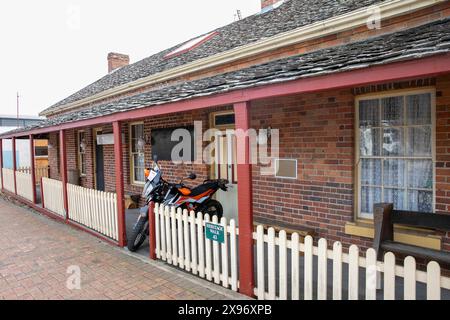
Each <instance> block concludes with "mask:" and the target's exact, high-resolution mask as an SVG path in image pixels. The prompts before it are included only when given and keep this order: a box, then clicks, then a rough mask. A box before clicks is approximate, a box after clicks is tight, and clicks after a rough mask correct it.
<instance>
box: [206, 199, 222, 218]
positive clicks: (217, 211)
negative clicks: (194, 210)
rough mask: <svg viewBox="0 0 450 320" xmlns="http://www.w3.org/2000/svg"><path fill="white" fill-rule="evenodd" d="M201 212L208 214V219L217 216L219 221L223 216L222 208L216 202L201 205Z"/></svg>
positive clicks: (211, 201) (209, 201) (210, 201)
mask: <svg viewBox="0 0 450 320" xmlns="http://www.w3.org/2000/svg"><path fill="white" fill-rule="evenodd" d="M202 209H203V210H202V211H201V212H202V213H203V214H206V213H207V214H209V216H210V217H212V216H217V219H218V220H219V221H220V219H222V216H223V207H222V204H221V203H220V202H219V201H217V200H213V199H211V200H208V201H207V202H206V203H205V204H204V205H203V208H202Z"/></svg>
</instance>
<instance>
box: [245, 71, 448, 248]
mask: <svg viewBox="0 0 450 320" xmlns="http://www.w3.org/2000/svg"><path fill="white" fill-rule="evenodd" d="M422 86H436V95H437V98H436V119H437V126H436V145H437V150H436V181H437V183H436V211H437V212H440V213H448V212H449V209H450V75H449V76H446V77H439V78H438V79H418V80H412V81H404V82H399V83H387V84H381V85H374V86H369V87H361V88H354V89H345V90H335V91H326V92H320V93H312V94H304V95H297V96H290V97H285V98H274V99H270V100H263V101H258V102H253V103H252V109H251V119H252V127H253V128H267V127H268V126H271V127H272V128H274V129H279V130H280V157H281V158H292V159H298V179H297V180H295V179H289V180H286V179H280V178H275V177H267V176H260V175H259V170H260V168H259V167H258V166H254V168H253V184H254V187H253V190H254V210H255V212H254V213H255V215H256V216H261V217H264V218H268V219H272V220H274V221H283V222H288V223H291V224H297V225H303V226H307V227H310V228H312V229H314V230H315V231H316V232H317V236H318V237H325V238H326V239H328V240H330V241H341V242H343V244H344V245H345V246H348V245H350V244H357V245H359V246H360V247H362V248H367V247H370V246H371V245H372V240H371V239H367V238H362V237H355V236H350V235H347V234H345V232H344V228H345V224H346V223H347V222H349V221H353V220H354V212H355V208H354V200H355V199H354V181H355V172H356V171H355V128H354V121H355V112H354V110H355V107H354V97H355V94H363V93H369V92H381V91H386V90H394V89H406V88H415V87H422ZM440 235H441V236H442V239H443V241H442V249H443V250H447V251H449V250H450V236H449V233H441V234H440Z"/></svg>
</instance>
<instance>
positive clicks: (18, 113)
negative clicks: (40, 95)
mask: <svg viewBox="0 0 450 320" xmlns="http://www.w3.org/2000/svg"><path fill="white" fill-rule="evenodd" d="M19 98H20V96H19V92H17V127H18V128H19V127H20V125H19Z"/></svg>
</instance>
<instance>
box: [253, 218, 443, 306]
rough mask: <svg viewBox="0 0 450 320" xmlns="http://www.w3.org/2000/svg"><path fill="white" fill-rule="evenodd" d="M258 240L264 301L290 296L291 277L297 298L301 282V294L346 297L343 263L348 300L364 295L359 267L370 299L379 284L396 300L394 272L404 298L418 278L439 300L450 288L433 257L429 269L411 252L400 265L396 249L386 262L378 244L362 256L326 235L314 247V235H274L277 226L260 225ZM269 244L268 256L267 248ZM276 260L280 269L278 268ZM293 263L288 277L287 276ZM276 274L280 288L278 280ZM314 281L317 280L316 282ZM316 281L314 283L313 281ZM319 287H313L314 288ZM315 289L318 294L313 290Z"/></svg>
mask: <svg viewBox="0 0 450 320" xmlns="http://www.w3.org/2000/svg"><path fill="white" fill-rule="evenodd" d="M254 239H255V240H256V247H257V249H256V252H257V253H256V261H257V288H256V289H255V295H256V296H257V297H258V299H261V300H264V299H268V300H275V299H280V300H285V299H287V298H288V282H290V288H291V290H290V297H289V298H291V299H293V300H298V299H300V292H301V291H300V290H301V284H302V285H303V299H305V300H312V299H313V298H317V299H318V300H325V299H327V298H331V299H334V300H341V299H343V294H342V293H343V287H344V283H343V281H342V279H343V270H344V265H346V266H345V267H348V269H347V270H348V283H347V289H346V290H347V292H348V297H347V298H348V299H349V300H357V299H358V298H359V297H360V292H359V288H360V284H359V272H360V268H362V269H363V270H364V272H365V285H364V287H365V293H364V298H365V299H366V300H375V299H376V298H377V287H379V288H381V287H382V288H383V289H382V290H383V292H382V296H383V299H384V300H392V299H395V289H396V288H395V286H396V281H395V280H396V279H395V278H396V277H400V278H403V288H404V289H403V298H404V299H405V300H415V299H416V282H421V283H424V284H426V291H427V299H429V300H436V299H440V298H441V288H444V289H447V290H449V289H450V278H447V277H443V276H441V271H440V267H439V264H438V263H436V262H434V261H433V262H430V263H429V264H428V266H427V271H426V272H424V271H419V270H417V269H416V262H415V259H414V258H413V257H407V258H406V259H405V260H404V265H403V266H398V265H396V262H395V261H396V259H395V256H394V254H393V253H391V252H388V253H386V255H385V256H384V261H383V262H380V261H377V258H376V253H375V250H374V249H368V250H367V251H366V255H365V257H361V256H360V252H359V249H358V247H357V246H355V245H352V246H351V247H350V248H349V253H348V254H347V253H344V252H343V250H342V244H341V243H340V242H335V243H334V244H333V246H332V247H333V249H332V250H330V249H328V243H327V241H326V240H325V239H320V240H319V242H318V246H317V247H315V246H313V239H312V237H310V236H308V237H306V238H305V241H304V243H302V242H300V241H299V235H298V234H297V233H293V234H292V237H291V239H290V240H288V239H287V235H286V232H285V231H283V230H282V231H280V232H279V234H278V235H276V233H275V230H274V229H273V228H269V230H268V232H267V234H265V233H264V228H263V227H262V226H258V227H257V231H256V233H254ZM265 248H267V255H268V257H267V259H265V253H266V250H265ZM276 249H278V250H277V251H278V262H277V259H276V254H275V253H276ZM288 252H289V253H290V257H291V259H290V261H291V263H290V265H288V259H287V257H288ZM300 255H303V272H302V273H301V272H300V263H299V262H300V259H299V258H300ZM314 256H316V257H317V263H316V264H315V267H316V269H315V268H314V265H313V260H314V259H313V257H314ZM266 260H267V273H268V277H267V278H268V283H267V287H268V290H267V291H266V276H265V274H266V270H265V261H266ZM328 260H331V261H332V268H331V270H328V263H327V262H328ZM276 264H278V272H276ZM288 268H290V272H289V273H290V277H288ZM313 270H317V272H316V274H317V278H316V279H314V278H313ZM328 272H331V274H332V285H331V284H330V286H328V283H327V281H328ZM381 274H384V277H383V278H384V281H383V283H381ZM277 278H278V291H277V285H276V282H277V281H276V279H277ZM314 280H316V281H314ZM315 283H316V285H314V284H315ZM314 289H315V290H314ZM313 292H315V293H316V296H314V295H313Z"/></svg>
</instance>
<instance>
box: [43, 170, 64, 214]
mask: <svg viewBox="0 0 450 320" xmlns="http://www.w3.org/2000/svg"><path fill="white" fill-rule="evenodd" d="M41 188H42V195H43V203H44V208H46V209H48V210H50V211H52V212H54V213H56V214H57V215H59V216H61V217H64V218H65V217H66V212H65V211H66V210H65V209H64V196H63V183H62V182H61V181H58V180H54V179H49V178H42V186H41Z"/></svg>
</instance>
